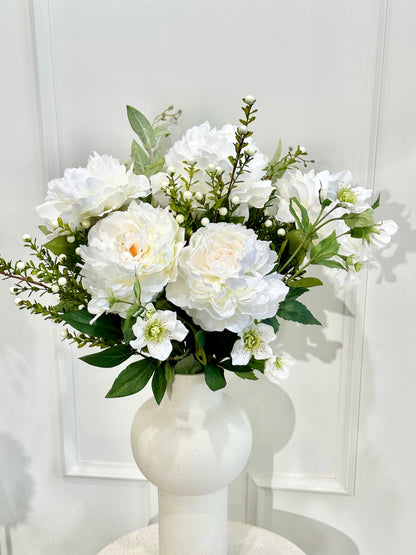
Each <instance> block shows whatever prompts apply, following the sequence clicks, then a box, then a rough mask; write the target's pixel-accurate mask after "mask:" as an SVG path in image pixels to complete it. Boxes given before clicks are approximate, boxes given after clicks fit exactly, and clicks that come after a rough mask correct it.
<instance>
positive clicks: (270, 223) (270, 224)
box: [264, 220, 273, 227]
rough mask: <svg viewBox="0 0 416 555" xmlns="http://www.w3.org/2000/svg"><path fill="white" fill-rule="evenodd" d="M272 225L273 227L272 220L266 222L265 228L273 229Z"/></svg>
mask: <svg viewBox="0 0 416 555" xmlns="http://www.w3.org/2000/svg"><path fill="white" fill-rule="evenodd" d="M272 225H273V222H272V221H271V220H266V221H265V222H264V226H265V227H271V226H272Z"/></svg>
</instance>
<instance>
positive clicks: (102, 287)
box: [80, 201, 184, 317]
mask: <svg viewBox="0 0 416 555" xmlns="http://www.w3.org/2000/svg"><path fill="white" fill-rule="evenodd" d="M183 244H184V230H183V229H182V228H180V227H179V225H178V224H177V222H176V221H175V219H174V218H173V216H172V215H171V214H170V213H169V212H168V211H167V210H164V209H162V208H160V207H158V208H154V207H153V206H151V205H150V204H146V203H140V204H138V203H136V202H135V201H132V202H131V203H130V206H129V207H128V209H127V210H126V211H125V212H113V213H112V214H110V215H109V216H107V217H106V218H104V219H102V220H100V221H99V222H98V223H97V224H95V225H94V226H93V227H92V228H91V230H90V232H89V235H88V246H83V247H81V248H80V254H81V257H82V259H83V261H84V265H83V267H82V270H81V275H82V277H83V283H84V285H85V287H86V288H87V291H88V293H90V295H91V297H92V299H91V301H90V302H89V303H88V310H89V312H91V314H97V315H99V314H101V313H103V312H105V311H106V312H115V313H117V314H120V315H121V316H123V317H125V316H126V312H127V310H128V308H129V306H130V304H132V303H134V302H135V296H134V290H133V288H134V284H135V280H136V278H137V279H138V281H139V283H140V288H141V298H140V300H141V303H142V304H145V303H148V302H150V301H151V300H152V299H153V298H154V297H155V296H156V295H157V294H158V293H160V292H161V291H162V289H163V288H164V286H165V285H166V284H167V282H168V281H169V280H174V279H175V278H176V275H177V264H178V256H179V252H180V250H181V248H182V246H183Z"/></svg>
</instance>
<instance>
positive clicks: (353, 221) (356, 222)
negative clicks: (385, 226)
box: [334, 208, 374, 233]
mask: <svg viewBox="0 0 416 555" xmlns="http://www.w3.org/2000/svg"><path fill="white" fill-rule="evenodd" d="M343 219H344V221H345V223H346V224H347V226H348V227H349V228H350V229H354V228H355V227H368V226H373V225H374V218H373V210H372V209H371V208H368V209H367V210H364V212H360V213H359V214H354V213H350V214H345V216H343ZM334 233H335V232H334Z"/></svg>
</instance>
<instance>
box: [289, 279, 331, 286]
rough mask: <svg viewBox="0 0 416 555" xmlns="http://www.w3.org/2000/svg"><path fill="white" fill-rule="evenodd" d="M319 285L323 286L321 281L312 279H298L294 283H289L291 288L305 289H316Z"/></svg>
mask: <svg viewBox="0 0 416 555" xmlns="http://www.w3.org/2000/svg"><path fill="white" fill-rule="evenodd" d="M319 285H323V283H322V281H321V280H320V279H318V278H314V277H306V278H300V279H297V280H296V281H293V282H291V284H290V286H291V287H307V288H309V287H317V286H319Z"/></svg>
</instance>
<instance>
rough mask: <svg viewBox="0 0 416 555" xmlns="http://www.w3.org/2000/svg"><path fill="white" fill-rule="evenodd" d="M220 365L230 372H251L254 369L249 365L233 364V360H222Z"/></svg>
mask: <svg viewBox="0 0 416 555" xmlns="http://www.w3.org/2000/svg"><path fill="white" fill-rule="evenodd" d="M219 364H220V365H221V367H222V368H224V369H225V370H229V371H230V372H251V371H252V369H253V368H252V367H251V366H250V365H249V364H245V365H241V364H233V362H232V360H231V359H227V360H222V361H221V362H220V363H219Z"/></svg>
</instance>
